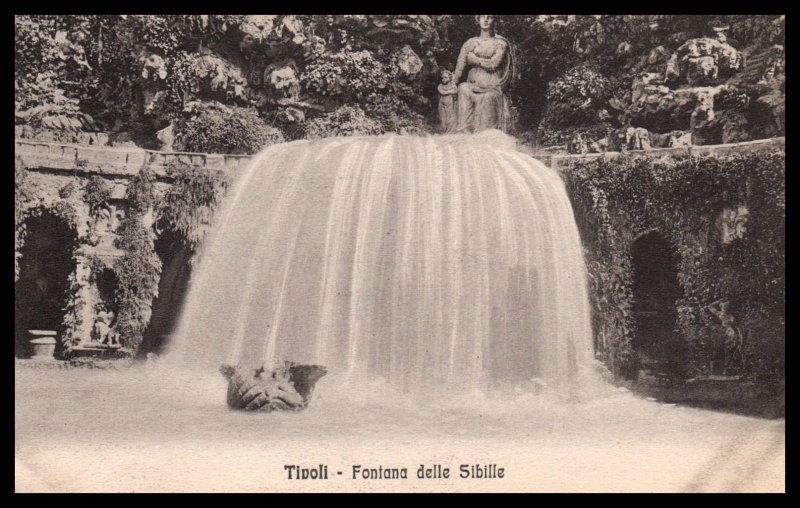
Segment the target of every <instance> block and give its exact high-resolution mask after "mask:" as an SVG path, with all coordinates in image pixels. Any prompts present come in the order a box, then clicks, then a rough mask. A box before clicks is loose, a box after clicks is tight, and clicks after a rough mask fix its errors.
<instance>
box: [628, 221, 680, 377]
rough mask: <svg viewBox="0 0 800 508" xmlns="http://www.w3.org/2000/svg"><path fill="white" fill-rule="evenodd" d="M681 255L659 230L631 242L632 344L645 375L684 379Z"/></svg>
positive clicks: (644, 234)
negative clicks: (679, 311) (680, 328)
mask: <svg viewBox="0 0 800 508" xmlns="http://www.w3.org/2000/svg"><path fill="white" fill-rule="evenodd" d="M679 263H680V256H679V254H678V253H676V252H675V249H674V248H673V246H672V244H671V243H670V242H669V241H668V240H667V239H666V238H665V237H664V236H663V235H662V234H661V232H660V231H658V230H656V229H649V230H646V231H644V232H642V233H641V234H639V235H638V236H637V237H636V238H635V240H634V241H633V244H632V245H631V268H632V272H633V274H632V275H633V284H632V291H633V309H632V310H633V317H634V337H633V341H632V346H633V349H634V351H635V352H636V355H637V357H638V360H639V362H638V363H639V365H640V370H641V371H642V372H643V373H644V374H650V375H654V376H655V377H656V378H659V379H680V378H682V377H683V376H684V375H685V370H686V366H687V345H686V341H685V339H684V338H683V337H682V336H681V334H680V333H678V331H677V319H678V314H677V308H676V301H677V300H678V299H679V298H681V296H682V295H683V291H682V289H681V287H680V284H679V281H678V267H679Z"/></svg>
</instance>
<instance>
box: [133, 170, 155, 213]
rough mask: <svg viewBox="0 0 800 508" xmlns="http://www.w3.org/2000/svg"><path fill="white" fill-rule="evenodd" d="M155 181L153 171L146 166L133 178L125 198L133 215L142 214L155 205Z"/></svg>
mask: <svg viewBox="0 0 800 508" xmlns="http://www.w3.org/2000/svg"><path fill="white" fill-rule="evenodd" d="M155 181H156V176H155V174H154V173H153V170H151V169H150V168H148V167H147V166H144V167H143V168H142V169H141V170H139V172H138V173H136V176H134V177H133V178H131V181H130V183H129V184H128V189H127V191H126V193H125V198H126V199H127V201H128V207H129V209H130V210H131V213H136V214H142V213H145V212H146V211H147V209H148V208H150V207H152V206H153V205H154V204H155Z"/></svg>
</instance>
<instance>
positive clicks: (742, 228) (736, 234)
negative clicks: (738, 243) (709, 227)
mask: <svg viewBox="0 0 800 508" xmlns="http://www.w3.org/2000/svg"><path fill="white" fill-rule="evenodd" d="M749 216H750V211H749V210H748V209H747V207H746V206H745V205H739V206H737V207H736V208H733V207H731V206H726V207H725V208H723V209H722V211H721V212H720V214H719V216H718V217H717V221H716V226H717V229H718V230H719V233H720V239H721V241H722V243H724V244H729V243H731V242H732V241H734V240H735V239H737V238H743V237H744V235H745V233H746V232H747V221H748V219H749Z"/></svg>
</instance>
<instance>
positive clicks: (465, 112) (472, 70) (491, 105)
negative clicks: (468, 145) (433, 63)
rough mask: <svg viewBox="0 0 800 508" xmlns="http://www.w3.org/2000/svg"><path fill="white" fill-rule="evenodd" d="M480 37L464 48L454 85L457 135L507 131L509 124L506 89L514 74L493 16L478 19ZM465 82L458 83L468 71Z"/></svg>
mask: <svg viewBox="0 0 800 508" xmlns="http://www.w3.org/2000/svg"><path fill="white" fill-rule="evenodd" d="M476 21H477V22H478V25H480V28H481V34H480V35H479V36H478V37H473V38H471V39H469V40H467V42H465V43H464V45H463V46H462V47H461V52H460V53H459V55H458V62H457V63H456V69H455V71H454V72H453V78H452V84H453V85H458V104H457V107H456V122H455V127H454V131H455V132H478V131H482V130H485V129H500V130H502V131H507V130H508V128H509V123H510V116H511V115H510V113H509V107H508V102H507V100H506V97H505V95H504V94H503V87H504V86H505V84H506V83H508V81H509V80H510V78H511V75H512V73H513V58H512V55H511V46H510V44H509V42H508V41H507V40H506V39H505V38H503V37H501V36H499V35H497V34H495V32H494V24H495V18H494V16H486V15H481V16H476ZM467 68H468V69H469V71H468V73H467V78H466V81H464V82H462V83H459V80H460V79H461V76H462V75H463V73H464V70H465V69H467Z"/></svg>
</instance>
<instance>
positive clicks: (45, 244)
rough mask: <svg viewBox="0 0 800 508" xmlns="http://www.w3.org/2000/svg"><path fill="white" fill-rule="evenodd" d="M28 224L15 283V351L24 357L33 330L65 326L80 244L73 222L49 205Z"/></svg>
mask: <svg viewBox="0 0 800 508" xmlns="http://www.w3.org/2000/svg"><path fill="white" fill-rule="evenodd" d="M24 225H25V229H26V234H25V243H24V245H23V246H22V248H21V249H20V258H19V264H20V265H19V267H20V271H19V279H18V280H17V282H16V283H15V285H14V306H15V313H14V325H15V326H14V336H15V337H14V344H15V346H14V354H15V356H16V357H22V358H25V357H28V356H30V354H31V353H32V350H31V347H30V344H29V339H30V338H32V336H31V335H30V333H29V330H44V331H49V332H56V331H58V330H59V329H60V328H61V326H62V321H63V318H64V309H65V307H66V304H67V300H68V297H69V295H68V291H69V277H70V274H72V273H73V272H74V270H75V266H76V261H75V258H74V253H75V249H76V248H77V246H78V238H77V233H76V231H75V229H74V228H73V225H72V224H70V223H69V221H68V220H66V219H65V218H63V217H61V216H59V215H58V214H57V213H54V212H53V211H51V210H49V209H47V208H39V209H36V210H33V211H32V213H30V214H29V215H28V218H27V219H26V220H25V222H24ZM47 336H49V334H48V335H47ZM59 346H60V345H57V346H56V348H58V347H59ZM56 352H58V351H56Z"/></svg>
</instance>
